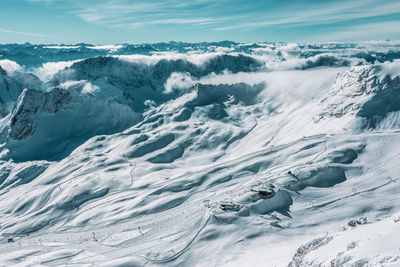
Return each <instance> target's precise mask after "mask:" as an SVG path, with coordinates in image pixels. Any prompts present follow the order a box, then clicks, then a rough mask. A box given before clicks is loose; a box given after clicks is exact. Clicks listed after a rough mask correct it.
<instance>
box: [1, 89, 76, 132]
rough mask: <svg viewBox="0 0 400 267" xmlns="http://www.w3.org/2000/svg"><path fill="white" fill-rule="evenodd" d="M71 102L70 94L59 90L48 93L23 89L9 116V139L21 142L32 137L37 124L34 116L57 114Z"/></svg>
mask: <svg viewBox="0 0 400 267" xmlns="http://www.w3.org/2000/svg"><path fill="white" fill-rule="evenodd" d="M71 100H72V97H71V94H70V93H69V92H68V91H66V90H62V89H59V88H55V89H54V90H52V91H51V92H49V93H45V92H40V91H36V90H32V89H25V90H24V92H23V93H22V94H21V96H20V97H19V99H18V103H17V106H16V108H15V109H14V110H13V112H12V114H11V124H10V132H9V136H10V138H11V139H13V140H22V139H25V138H27V137H28V136H31V135H33V134H34V133H35V132H34V130H35V128H36V126H37V122H36V121H35V120H34V117H35V115H36V114H38V113H48V114H52V113H57V111H58V110H59V109H61V108H62V107H64V106H65V105H66V104H68V103H70V102H71Z"/></svg>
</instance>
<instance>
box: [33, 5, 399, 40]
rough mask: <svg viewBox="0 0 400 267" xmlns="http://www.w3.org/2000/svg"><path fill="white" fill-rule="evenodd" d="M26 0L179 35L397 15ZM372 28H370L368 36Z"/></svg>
mask: <svg viewBox="0 0 400 267" xmlns="http://www.w3.org/2000/svg"><path fill="white" fill-rule="evenodd" d="M26 1H28V2H30V3H33V4H42V5H46V6H51V7H54V8H59V10H63V12H67V13H69V14H71V15H72V16H75V17H78V18H80V19H81V20H82V21H84V22H86V23H88V24H90V25H97V26H102V27H105V28H108V29H120V30H122V31H128V32H129V31H131V32H132V31H133V32H137V33H146V32H147V33H148V34H151V33H157V32H158V33H165V32H175V33H178V32H180V33H182V35H183V36H184V35H185V32H186V33H188V34H192V35H193V34H194V32H196V30H201V31H203V34H204V33H205V34H208V35H210V36H211V35H212V36H221V37H222V36H234V37H235V36H238V35H237V34H238V33H242V34H243V35H246V34H247V35H250V34H249V32H251V33H253V35H252V36H256V34H258V35H260V34H269V33H271V32H272V33H275V34H277V35H276V36H279V37H281V36H284V37H283V38H285V39H293V38H292V36H289V34H287V36H288V37H285V36H286V35H285V32H292V33H293V32H294V31H296V32H297V34H298V35H299V36H301V37H303V36H304V39H306V38H307V36H306V35H308V37H309V36H315V35H316V34H324V33H325V32H335V29H336V32H337V33H338V34H339V32H342V33H343V34H344V33H345V32H346V31H347V30H346V27H349V29H350V28H351V27H353V28H354V29H357V28H356V26H358V25H368V24H370V23H378V22H380V23H383V22H390V21H399V17H400V1H398V0H385V1H382V0H352V1H347V0H332V1H319V0H292V1H290V3H289V2H288V1H276V0H252V1H248V0H235V1H232V0H218V1H215V0H192V1H182V0H135V1H133V0H80V1H76V0H26ZM396 17H397V18H396ZM376 25H379V24H376ZM382 25H383V24H382ZM332 28H335V29H332ZM297 29H299V30H298V31H297ZM374 29H376V28H374ZM300 34H301V35H300ZM373 34H374V32H371V39H373V38H374V37H373ZM399 34H400V33H397V34H396V33H394V35H392V36H399ZM299 36H298V37H297V38H296V39H299ZM171 37H172V38H173V36H171ZM222 38H226V37H222ZM228 38H229V37H228Z"/></svg>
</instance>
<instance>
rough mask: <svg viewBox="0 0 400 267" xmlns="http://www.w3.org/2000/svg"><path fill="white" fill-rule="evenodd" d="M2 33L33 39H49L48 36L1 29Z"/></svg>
mask: <svg viewBox="0 0 400 267" xmlns="http://www.w3.org/2000/svg"><path fill="white" fill-rule="evenodd" d="M0 32H5V33H12V34H19V35H26V36H32V37H48V36H47V35H45V34H40V33H32V32H20V31H12V30H6V29H0Z"/></svg>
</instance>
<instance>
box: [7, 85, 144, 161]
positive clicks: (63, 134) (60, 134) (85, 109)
mask: <svg viewBox="0 0 400 267" xmlns="http://www.w3.org/2000/svg"><path fill="white" fill-rule="evenodd" d="M7 119H8V120H9V124H8V127H5V128H3V130H2V135H3V136H6V137H7V141H6V143H5V145H4V146H5V147H6V148H8V149H9V150H10V153H9V156H10V157H11V158H13V159H14V160H17V161H20V160H23V161H24V160H32V159H55V158H59V157H60V155H62V156H63V155H65V153H67V154H68V153H70V152H71V151H72V150H73V149H74V148H75V147H76V146H77V145H79V144H81V143H82V142H84V141H85V140H87V139H89V138H90V137H92V136H94V135H98V134H111V133H114V132H118V131H121V130H124V129H126V128H127V127H129V126H131V125H133V124H135V123H136V122H138V120H139V119H140V115H139V114H138V113H136V112H134V111H132V110H131V109H130V108H129V107H128V106H125V105H121V104H118V103H112V102H109V101H106V100H103V99H99V98H97V97H95V96H93V95H90V94H81V93H78V92H71V91H67V90H64V89H60V88H55V89H53V90H51V91H49V92H41V91H37V90H33V89H25V90H24V91H23V92H22V94H21V96H20V97H19V98H18V102H17V104H16V106H15V108H14V110H13V111H12V113H11V114H9V115H8V118H7ZM44 147H45V149H43V148H44ZM57 155H58V156H57Z"/></svg>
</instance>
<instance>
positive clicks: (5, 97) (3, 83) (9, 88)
mask: <svg viewBox="0 0 400 267" xmlns="http://www.w3.org/2000/svg"><path fill="white" fill-rule="evenodd" d="M26 87H34V88H41V87H42V82H41V81H40V80H39V79H38V78H37V77H36V76H35V75H33V74H30V73H22V72H17V71H16V72H14V73H12V75H9V74H8V73H7V72H6V71H5V70H4V69H2V68H1V67H0V116H1V117H5V116H6V115H7V114H8V113H10V112H11V110H12V109H13V107H14V105H15V102H16V101H17V99H18V96H19V95H20V94H21V92H22V90H23V89H24V88H26Z"/></svg>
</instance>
